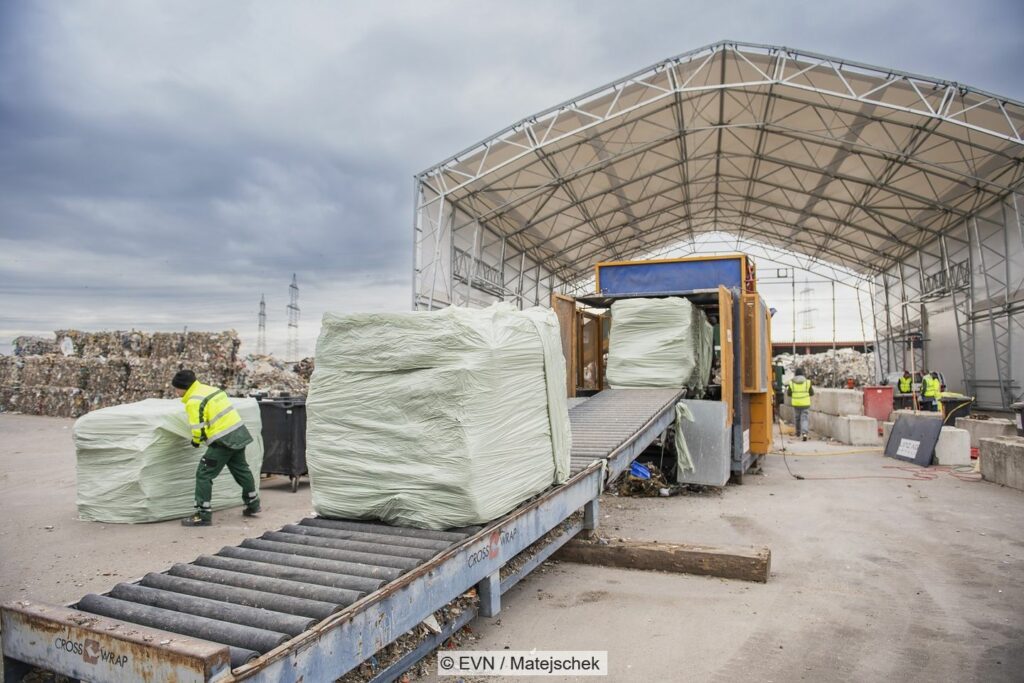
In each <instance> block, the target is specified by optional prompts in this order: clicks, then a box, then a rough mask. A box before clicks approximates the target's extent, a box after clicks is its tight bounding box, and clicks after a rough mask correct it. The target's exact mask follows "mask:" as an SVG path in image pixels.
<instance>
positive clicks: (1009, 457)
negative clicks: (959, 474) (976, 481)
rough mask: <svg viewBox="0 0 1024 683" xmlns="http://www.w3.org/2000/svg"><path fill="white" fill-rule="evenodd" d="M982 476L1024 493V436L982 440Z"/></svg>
mask: <svg viewBox="0 0 1024 683" xmlns="http://www.w3.org/2000/svg"><path fill="white" fill-rule="evenodd" d="M981 476H982V477H983V478H984V479H986V480H988V481H991V482H995V483H997V484H1002V485H1003V486H1009V487H1010V488H1015V489H1018V490H1020V491H1024V436H1003V437H999V438H983V439H981Z"/></svg>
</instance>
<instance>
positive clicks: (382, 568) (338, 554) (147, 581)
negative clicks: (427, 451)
mask: <svg viewBox="0 0 1024 683" xmlns="http://www.w3.org/2000/svg"><path fill="white" fill-rule="evenodd" d="M679 394H680V392H678V391H675V390H662V389H630V390H609V391H604V392H601V393H599V394H597V395H596V396H594V397H592V398H590V399H587V400H584V401H582V402H580V401H574V402H573V403H574V405H573V407H572V408H571V409H570V411H569V418H570V422H571V424H572V433H573V444H572V451H571V473H572V476H571V478H570V480H569V481H568V482H566V483H565V484H563V485H561V486H557V487H553V488H551V489H549V490H548V491H546V492H545V493H544V494H542V495H541V496H539V497H538V498H536V499H534V500H533V501H530V502H528V503H525V504H523V505H522V506H520V507H519V508H517V509H516V510H514V511H513V512H511V513H510V514H508V515H506V516H505V517H503V518H501V519H499V520H497V521H495V522H492V523H491V524H489V525H488V526H487V527H486V528H479V527H476V528H465V529H457V530H448V531H432V530H425V529H414V528H407V527H393V526H389V525H387V524H381V523H375V522H363V521H353V520H330V519H320V518H310V519H303V520H301V521H300V522H299V523H298V524H289V525H285V526H284V527H282V528H281V529H279V530H277V531H270V532H267V533H264V534H263V535H262V536H260V537H259V538H255V539H246V540H244V541H242V542H241V543H240V544H239V545H238V546H231V547H225V548H222V549H221V550H220V551H218V552H217V553H216V554H214V555H203V556H200V557H198V558H196V559H195V560H194V561H193V562H191V563H188V564H175V565H174V566H172V567H171V568H170V569H168V570H167V571H166V572H163V573H151V574H147V575H146V576H145V577H143V578H142V579H140V580H138V581H137V582H134V583H122V584H118V585H116V586H115V587H114V588H113V589H112V590H111V591H110V592H108V593H107V594H105V595H93V594H90V595H86V596H84V597H83V598H82V599H81V600H79V601H78V602H77V603H75V604H73V605H70V606H67V607H57V606H50V605H39V604H33V603H30V602H26V601H19V602H13V603H9V604H7V605H5V606H4V607H3V610H2V619H3V636H2V638H3V653H4V670H5V674H6V678H5V680H7V681H15V680H21V678H22V676H24V675H25V674H26V673H27V672H28V671H29V670H30V666H38V667H41V668H44V669H48V670H51V671H54V672H57V673H62V674H65V675H68V676H73V677H77V678H84V679H88V680H93V681H120V680H136V679H141V680H149V679H153V680H163V679H173V680H196V681H213V680H218V681H220V680H223V681H228V680H249V679H251V680H260V681H300V680H301V681H318V680H324V681H329V680H334V679H336V678H338V677H339V676H341V675H343V674H344V673H345V672H347V671H349V670H351V669H352V668H354V667H355V666H358V665H359V664H360V663H361V662H362V661H364V660H366V659H368V658H369V657H371V656H372V655H373V654H374V653H375V652H376V651H377V650H378V649H380V648H381V647H383V646H384V645H386V644H388V643H389V642H391V641H393V640H394V639H395V638H397V637H398V636H400V635H402V634H403V633H405V632H406V631H408V630H410V629H411V628H413V627H414V626H416V624H418V623H419V622H420V621H422V620H423V619H425V618H426V617H427V616H429V615H430V614H432V613H433V612H435V611H436V610H438V609H440V608H441V607H443V606H444V605H446V604H448V603H449V602H451V601H452V600H454V599H456V598H457V597H459V596H460V595H462V594H463V593H465V592H466V591H467V590H469V589H470V588H473V587H474V586H475V587H476V588H477V590H478V594H479V596H480V606H479V608H478V610H472V614H471V615H470V616H464V617H463V618H462V619H461V620H460V621H461V623H465V621H466V620H468V619H469V618H470V617H471V616H472V615H475V614H477V613H479V614H482V615H485V616H488V615H491V614H495V613H497V611H498V610H499V609H500V596H501V594H502V593H503V592H505V591H506V590H508V589H509V588H510V587H511V586H512V585H513V584H514V583H515V582H516V581H518V580H519V579H520V578H522V576H523V575H525V574H526V573H528V572H529V571H530V570H532V569H533V568H534V567H536V566H537V565H539V564H540V562H542V561H543V560H544V559H546V558H547V557H548V556H550V554H551V553H553V552H554V551H555V550H557V548H558V547H560V546H561V545H562V544H564V543H565V542H566V541H567V540H569V539H570V538H572V537H573V536H574V535H575V534H576V533H577V532H579V531H580V530H582V529H585V528H595V527H596V524H597V499H598V496H599V495H600V493H601V491H602V489H603V486H604V484H605V482H606V481H610V480H611V479H614V478H616V477H617V476H618V475H619V474H621V473H622V472H624V471H625V470H626V469H627V468H628V467H629V464H630V463H631V462H632V460H633V459H634V458H635V457H636V456H637V455H638V454H639V453H640V452H642V451H643V450H644V449H645V448H646V447H647V446H648V445H650V443H651V442H653V441H654V439H655V438H657V436H658V435H659V434H661V433H662V432H663V431H664V430H665V429H666V428H667V427H668V426H669V425H670V424H671V422H672V418H673V407H674V405H675V403H676V401H677V400H678V398H679ZM581 508H582V509H583V510H584V518H583V520H582V521H578V522H575V523H571V524H570V523H568V522H566V520H567V519H568V518H569V517H570V516H571V515H572V514H573V513H574V512H576V511H578V510H580V509H581ZM560 524H568V527H566V533H563V534H562V535H561V536H559V537H558V539H556V540H555V541H552V542H551V543H549V544H548V545H547V546H545V548H544V550H543V551H542V552H541V553H539V554H537V555H535V556H534V557H532V558H531V559H530V561H529V562H528V563H525V564H524V565H522V566H521V567H520V568H519V569H518V570H517V571H516V572H513V573H511V574H509V575H508V576H505V577H503V576H502V573H501V568H502V566H503V565H504V564H505V563H507V562H508V561H509V560H510V559H512V558H513V557H515V556H516V555H517V554H519V553H520V552H522V551H523V550H525V549H526V548H527V547H528V546H530V545H531V544H533V543H534V542H535V541H537V540H538V539H540V538H541V537H543V536H544V535H545V534H547V533H548V532H549V531H551V530H552V529H554V528H555V527H557V526H559V525H560ZM456 627H461V624H455V623H453V624H448V625H446V630H445V633H446V632H447V631H451V630H457V628H456ZM55 634H57V635H55ZM440 635H444V633H442V634H440ZM445 637H446V636H445ZM427 652H429V650H427V651H424V652H423V654H424V655H425V654H427ZM414 661H415V660H412V661H408V662H405V661H403V662H402V665H403V666H409V665H411V664H412V663H414ZM398 673H400V672H398ZM384 674H386V672H382V675H381V679H382V680H389V678H388V676H387V675H384Z"/></svg>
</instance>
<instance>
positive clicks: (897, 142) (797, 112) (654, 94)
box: [413, 41, 1024, 405]
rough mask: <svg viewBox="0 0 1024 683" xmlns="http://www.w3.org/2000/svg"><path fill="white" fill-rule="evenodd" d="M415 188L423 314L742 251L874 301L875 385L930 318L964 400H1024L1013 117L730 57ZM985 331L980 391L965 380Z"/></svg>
mask: <svg viewBox="0 0 1024 683" xmlns="http://www.w3.org/2000/svg"><path fill="white" fill-rule="evenodd" d="M415 183H416V184H415V187H416V198H415V220H414V227H413V230H414V245H415V246H414V255H415V256H414V262H413V280H414V285H413V289H414V292H413V306H414V307H416V308H436V307H438V306H445V305H450V304H453V303H457V304H466V305H483V304H486V303H488V302H490V301H494V300H500V299H504V300H511V301H513V302H516V303H518V305H520V306H523V305H530V304H533V303H536V302H541V303H546V301H547V298H548V297H547V295H548V294H549V293H551V292H553V291H562V292H582V291H584V288H586V287H587V286H589V284H590V283H591V282H592V276H591V270H592V266H593V264H594V263H595V262H597V261H601V260H614V259H630V258H647V257H652V256H658V255H666V254H671V255H682V254H686V253H695V252H698V251H699V252H700V253H707V251H708V249H709V247H711V246H712V245H713V244H714V243H723V242H729V241H730V240H732V239H735V244H737V245H741V248H742V249H743V250H746V251H749V252H751V253H755V254H763V255H765V256H766V257H768V258H771V259H772V260H774V261H776V262H779V263H785V264H789V265H793V266H796V267H802V268H808V269H811V270H813V271H815V272H818V273H821V274H825V275H826V277H833V278H834V279H842V280H848V279H850V278H854V279H858V280H861V281H864V280H870V281H871V282H872V286H871V288H870V290H871V302H872V310H873V313H872V316H871V317H872V319H873V320H874V324H875V329H876V334H877V337H878V340H877V342H878V343H876V345H875V346H876V354H877V361H878V370H879V373H880V374H881V373H883V372H894V371H896V370H902V369H903V368H902V366H903V365H909V364H910V363H911V362H913V364H914V366H915V367H917V368H923V367H925V365H926V363H928V362H929V360H930V359H929V357H928V346H929V345H928V338H929V331H928V320H929V315H928V312H929V307H930V306H931V307H934V306H935V305H937V304H936V302H938V301H939V300H941V301H949V300H951V302H952V308H953V309H954V311H955V313H956V319H957V323H956V328H957V332H958V335H959V341H960V344H959V347H960V349H961V354H962V358H961V364H962V366H963V370H964V378H965V383H966V384H967V388H968V389H969V390H972V391H973V390H975V389H976V388H982V387H983V385H985V383H986V382H995V383H996V385H997V386H996V387H995V391H997V392H998V400H996V401H993V402H994V403H998V404H1000V405H1006V404H1007V402H1008V401H1009V400H1010V399H1012V398H1014V397H1015V395H1016V393H1015V392H1016V391H1017V389H1015V386H1016V383H1024V382H1020V381H1017V382H1016V383H1015V380H1014V379H1013V372H1014V370H1013V364H1012V359H1011V356H1012V352H1011V350H1012V348H1013V344H1014V343H1015V342H1014V340H1015V339H1019V338H1020V336H1019V335H1022V334H1024V321H1022V320H1021V313H1020V308H1021V306H1024V302H1022V301H1021V299H1022V298H1024V297H1022V295H1021V293H1022V292H1024V282H1021V281H1020V280H1021V279H1024V278H1020V277H1017V275H1016V273H1015V272H1014V271H1013V269H1012V268H1011V267H1010V265H1008V264H1009V262H1010V260H1011V257H1010V254H1011V252H1012V249H1011V248H1010V247H1013V249H1016V248H1017V246H1016V245H1017V244H1018V243H1020V244H1024V222H1022V220H1021V218H1020V216H1021V211H1022V209H1024V201H1022V200H1021V199H1020V196H1021V195H1020V193H1021V191H1022V188H1024V104H1022V103H1021V102H1019V101H1017V100H1013V99H1010V98H1007V97H1003V96H999V95H995V94H992V93H988V92H984V91H981V90H978V89H975V88H971V87H968V86H964V85H962V84H959V83H954V82H950V81H944V80H940V79H935V78H930V77H927V76H921V75H917V74H911V73H905V72H901V71H897V70H894V69H886V68H881V67H875V66H871V65H867V64H861V63H856V62H850V61H849V60H843V59H838V58H835V57H829V56H826V55H821V54H816V53H810V52H805V51H800V50H795V49H791V48H787V47H779V46H771V45H761V44H752V43H738V42H732V41H723V42H719V43H715V44H712V45H708V46H705V47H702V48H699V49H697V50H693V51H690V52H686V53H683V54H681V55H678V56H675V57H672V58H670V59H667V60H664V61H662V62H659V63H657V64H655V65H653V66H651V67H649V68H647V69H642V70H640V71H637V72H635V73H633V74H630V75H629V76H626V77H625V78H622V79H620V80H617V81H615V82H613V83H610V84H608V85H605V86H602V87H599V88H595V89H593V90H591V91H589V92H586V93H583V94H581V95H579V96H578V97H575V98H573V99H571V100H568V101H566V102H563V103H561V104H559V105H557V106H555V107H551V108H550V109H547V110H545V111H543V112H540V113H538V114H536V115H534V116H530V117H527V118H525V119H522V120H520V121H518V122H516V123H515V124H513V125H511V126H509V127H507V128H505V129H504V130H502V131H500V132H498V133H497V134H495V135H493V136H491V137H489V138H487V139H485V140H483V141H481V142H479V143H477V144H475V145H472V146H470V147H468V148H466V149H465V150H463V151H461V152H459V153H458V154H456V155H454V156H452V157H450V158H448V159H446V160H444V161H443V162H441V163H440V164H437V165H435V166H433V167H431V168H429V169H427V170H425V171H423V172H422V173H420V174H418V175H417V176H416V179H415ZM995 214H1000V215H1001V216H1002V217H1001V218H994V217H993V216H995ZM979 221H980V223H979ZM966 226H975V227H966ZM725 235H728V237H724V236H725ZM943 305H945V304H943ZM979 325H984V329H985V330H987V332H988V333H990V334H991V336H992V340H993V341H992V344H993V351H994V353H995V356H996V360H997V364H998V369H997V371H996V373H995V374H997V375H998V377H997V378H996V379H994V380H993V379H991V378H978V377H977V376H976V372H975V370H976V366H977V363H976V358H975V357H974V354H975V351H974V349H973V346H974V333H975V332H977V331H979V329H980V328H979V327H978V326H979ZM917 335H920V336H921V338H922V339H923V340H924V343H923V344H921V345H917V346H915V345H914V344H910V343H908V338H910V337H915V336H917ZM908 350H910V352H911V353H912V354H913V357H912V358H911V357H910V356H908V355H907V351H908ZM967 356H970V358H968V357H967ZM989 388H991V387H989Z"/></svg>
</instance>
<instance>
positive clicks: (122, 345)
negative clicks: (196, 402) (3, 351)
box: [0, 330, 241, 417]
mask: <svg viewBox="0 0 1024 683" xmlns="http://www.w3.org/2000/svg"><path fill="white" fill-rule="evenodd" d="M240 343H241V342H240V341H239V339H238V335H237V334H236V333H235V332H234V331H227V332H187V333H185V332H173V333H165V332H159V333H155V334H150V333H145V332H137V331H134V330H133V331H128V332H126V331H113V332H82V331H79V330H59V331H57V332H56V333H55V335H54V338H53V339H49V340H47V339H42V338H39V337H19V338H18V339H16V340H15V342H14V349H15V355H14V356H0V380H2V381H0V410H15V411H19V412H23V413H29V414H36V415H52V416H57V417H78V416H79V415H82V414H83V413H85V412H86V411H88V410H95V409H96V408H102V407H105V406H112V405H117V404H119V403H130V402H135V401H139V400H142V399H146V398H171V397H173V395H174V393H173V390H172V389H171V387H170V384H169V383H170V378H171V377H172V376H173V375H174V373H175V372H176V371H177V370H178V369H179V368H181V367H189V368H191V369H192V370H194V371H195V372H196V374H197V375H198V376H199V378H200V379H202V380H203V381H204V382H206V383H208V384H214V385H217V386H221V387H225V388H230V387H231V386H232V385H233V383H234V379H235V376H236V374H237V372H238V370H239V367H240V366H241V363H240V361H239V359H238V347H239V345H240ZM35 352H39V353H35Z"/></svg>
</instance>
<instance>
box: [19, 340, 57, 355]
mask: <svg viewBox="0 0 1024 683" xmlns="http://www.w3.org/2000/svg"><path fill="white" fill-rule="evenodd" d="M12 345H13V346H14V355H15V356H42V355H45V354H47V353H56V352H57V340H56V339H53V338H52V337H31V336H21V337H15V338H14V341H13V342H12Z"/></svg>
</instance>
